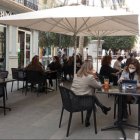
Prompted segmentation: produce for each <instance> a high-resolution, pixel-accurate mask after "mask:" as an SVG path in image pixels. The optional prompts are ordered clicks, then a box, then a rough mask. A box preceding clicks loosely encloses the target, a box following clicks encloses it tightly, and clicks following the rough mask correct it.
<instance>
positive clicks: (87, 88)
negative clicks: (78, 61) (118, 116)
mask: <svg viewBox="0 0 140 140" xmlns="http://www.w3.org/2000/svg"><path fill="white" fill-rule="evenodd" d="M95 78H97V77H96V75H95V74H94V72H93V64H92V62H91V61H89V60H86V61H85V62H84V64H83V65H82V66H81V68H80V70H79V71H78V72H77V75H76V76H75V77H74V79H73V83H72V86H71V90H72V91H73V92H74V93H75V94H76V95H92V96H93V97H94V100H95V104H97V105H98V106H99V107H100V108H101V110H102V112H103V113H104V114H107V112H108V111H109V110H110V109H111V108H110V107H109V108H108V107H105V106H104V105H102V104H101V103H100V102H99V100H98V99H97V97H96V96H95V95H94V91H95V90H94V89H96V88H97V89H100V88H101V87H102V85H101V84H100V83H99V82H98V81H97V80H96V79H95ZM91 113H92V109H90V110H87V114H86V120H85V126H86V127H88V126H89V125H90V122H89V120H90V116H91Z"/></svg>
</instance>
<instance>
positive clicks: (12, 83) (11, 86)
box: [11, 81, 14, 92]
mask: <svg viewBox="0 0 140 140" xmlns="http://www.w3.org/2000/svg"><path fill="white" fill-rule="evenodd" d="M13 83H14V81H13V82H12V86H11V92H12V91H13Z"/></svg>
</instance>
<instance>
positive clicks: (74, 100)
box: [59, 86, 97, 137]
mask: <svg viewBox="0 0 140 140" xmlns="http://www.w3.org/2000/svg"><path fill="white" fill-rule="evenodd" d="M59 90H60V93H61V98H62V112H61V117H60V122H59V128H60V127H61V121H62V117H63V111H64V109H65V110H67V111H68V112H69V113H70V116H69V122H68V127H67V133H66V136H67V137H68V136H69V129H70V125H71V119H72V114H73V113H74V112H81V115H82V123H83V111H86V110H88V109H93V118H94V127H95V133H97V125H96V111H95V103H94V98H93V97H92V96H90V95H82V96H78V95H75V94H74V93H73V91H71V90H70V89H68V88H66V87H63V86H59Z"/></svg>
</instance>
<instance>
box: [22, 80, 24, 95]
mask: <svg viewBox="0 0 140 140" xmlns="http://www.w3.org/2000/svg"><path fill="white" fill-rule="evenodd" d="M23 91H24V81H23V86H22V93H23Z"/></svg>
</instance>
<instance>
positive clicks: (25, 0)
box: [14, 0, 38, 11]
mask: <svg viewBox="0 0 140 140" xmlns="http://www.w3.org/2000/svg"><path fill="white" fill-rule="evenodd" d="M14 1H16V2H18V3H20V4H23V5H24V6H26V7H28V8H31V9H33V10H35V11H37V10H38V5H36V4H34V3H32V2H30V1H28V0H14Z"/></svg>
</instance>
